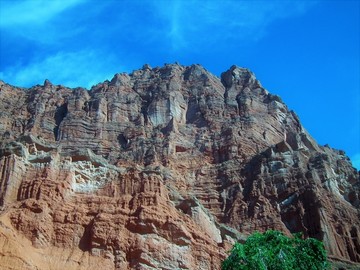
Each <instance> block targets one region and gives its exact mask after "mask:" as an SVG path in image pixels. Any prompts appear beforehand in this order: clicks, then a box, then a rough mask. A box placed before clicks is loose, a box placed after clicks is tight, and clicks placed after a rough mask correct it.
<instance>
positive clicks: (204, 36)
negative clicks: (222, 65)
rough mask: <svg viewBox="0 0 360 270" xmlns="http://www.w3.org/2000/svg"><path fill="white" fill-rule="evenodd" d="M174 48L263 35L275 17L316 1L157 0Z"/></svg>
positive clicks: (307, 6)
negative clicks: (165, 1) (165, 0)
mask: <svg viewBox="0 0 360 270" xmlns="http://www.w3.org/2000/svg"><path fill="white" fill-rule="evenodd" d="M154 4H155V9H156V10H157V12H158V14H159V17H160V18H162V19H164V20H166V21H167V22H168V24H166V25H165V28H167V29H164V31H165V33H166V34H167V37H168V38H169V41H170V43H171V46H172V48H173V49H182V48H184V47H186V46H189V45H190V44H191V45H192V46H194V42H195V43H196V42H197V43H198V44H196V45H199V44H200V43H201V44H203V45H205V44H206V43H210V45H211V46H212V45H213V44H214V43H219V42H226V41H231V40H232V39H234V38H236V39H237V40H239V39H242V40H246V39H250V40H252V41H253V40H257V39H259V38H261V37H262V36H263V35H264V33H265V31H266V27H267V26H268V25H269V24H270V23H272V22H273V21H275V20H277V19H280V18H285V17H290V16H296V15H299V14H302V13H303V12H304V11H306V10H307V9H308V8H309V7H311V6H313V5H314V4H315V2H314V1H311V2H310V1H211V0H210V1H209V0H208V1H199V0H189V1H181V0H175V1H171V2H167V3H166V4H164V2H162V1H157V2H154Z"/></svg>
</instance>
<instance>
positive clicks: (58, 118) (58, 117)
mask: <svg viewBox="0 0 360 270" xmlns="http://www.w3.org/2000/svg"><path fill="white" fill-rule="evenodd" d="M67 113H68V110H67V104H66V103H64V104H62V105H60V106H59V107H57V108H56V111H55V116H54V120H55V127H54V138H55V141H59V140H60V139H61V136H60V124H61V122H62V121H63V120H64V118H65V117H66V115H67Z"/></svg>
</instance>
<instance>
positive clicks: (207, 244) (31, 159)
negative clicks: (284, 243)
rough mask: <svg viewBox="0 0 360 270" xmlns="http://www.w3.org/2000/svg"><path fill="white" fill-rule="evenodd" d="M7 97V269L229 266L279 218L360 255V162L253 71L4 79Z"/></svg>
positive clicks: (0, 159) (0, 182)
mask: <svg viewBox="0 0 360 270" xmlns="http://www.w3.org/2000/svg"><path fill="white" fill-rule="evenodd" d="M0 107H1V110H0V117H1V123H0V138H1V145H0V177H1V178H0V205H1V216H0V221H1V222H0V264H1V265H2V266H3V267H5V269H50V266H51V267H52V268H51V269H99V267H102V268H103V269H219V268H220V263H221V261H222V260H223V259H224V258H225V257H226V256H227V253H226V252H227V250H229V248H230V247H231V245H232V244H233V243H234V242H235V241H242V240H244V239H245V238H246V236H247V235H248V234H250V233H252V232H254V231H256V230H258V231H264V230H267V229H278V230H281V231H284V232H285V233H288V234H290V233H294V232H300V231H301V232H303V233H304V235H305V236H310V237H315V238H318V239H320V240H322V241H324V243H325V246H326V248H327V250H328V252H329V254H331V255H332V256H333V257H334V258H339V259H346V260H351V261H353V262H360V235H359V234H360V221H359V220H360V215H359V213H360V211H359V209H360V208H359V207H360V179H359V172H357V171H356V169H354V168H353V167H352V165H351V163H350V161H349V159H348V157H346V155H345V153H344V152H343V151H339V150H335V149H332V148H330V147H329V146H320V145H318V144H317V143H316V142H315V141H314V139H313V138H312V137H311V136H310V135H309V134H308V133H307V131H306V130H305V129H304V128H303V126H302V125H301V123H300V121H299V118H298V117H297V115H296V114H295V113H294V112H293V111H291V110H289V109H288V108H287V106H286V105H285V104H284V103H283V102H282V100H281V98H280V97H279V96H276V95H272V94H270V93H268V91H267V90H266V89H264V88H263V87H262V86H261V84H260V82H259V81H258V80H257V79H256V78H255V76H254V74H253V73H252V72H251V71H249V70H247V69H244V68H239V67H236V66H233V67H231V68H230V69H229V70H228V71H226V72H224V73H222V75H221V78H218V77H215V76H214V75H212V74H210V73H209V72H208V71H206V70H205V69H204V68H203V67H201V66H200V65H192V66H181V65H178V64H171V65H165V66H164V67H161V68H151V67H150V66H148V65H145V66H144V67H143V68H142V69H140V70H136V71H134V72H132V73H131V74H126V73H122V74H116V75H115V76H114V78H113V79H112V80H111V81H105V82H103V83H100V84H98V85H96V86H93V87H92V88H91V90H89V91H88V90H86V89H83V88H75V89H70V88H67V87H64V86H59V85H53V84H51V83H50V82H49V81H45V83H44V85H37V86H34V87H32V88H29V89H22V88H18V87H14V86H11V85H8V84H6V83H5V82H1V83H0ZM44 255H45V256H44ZM54 262H56V263H54Z"/></svg>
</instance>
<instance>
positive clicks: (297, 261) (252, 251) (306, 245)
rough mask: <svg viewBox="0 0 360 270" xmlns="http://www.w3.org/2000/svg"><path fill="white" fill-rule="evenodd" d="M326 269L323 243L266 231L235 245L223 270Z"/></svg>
mask: <svg viewBox="0 0 360 270" xmlns="http://www.w3.org/2000/svg"><path fill="white" fill-rule="evenodd" d="M328 266H329V264H328V262H327V256H326V251H325V249H324V246H323V244H322V242H320V241H318V240H316V239H313V238H308V239H302V238H301V234H295V235H294V237H292V238H289V237H287V236H285V235H284V234H283V233H281V232H279V231H272V230H269V231H267V232H265V233H263V234H261V233H258V232H255V233H254V234H252V235H251V236H250V237H249V238H248V239H247V240H246V242H245V243H244V244H240V243H236V244H235V245H234V246H233V248H232V250H231V253H230V255H229V257H228V258H227V259H226V260H225V261H223V263H222V270H325V269H328Z"/></svg>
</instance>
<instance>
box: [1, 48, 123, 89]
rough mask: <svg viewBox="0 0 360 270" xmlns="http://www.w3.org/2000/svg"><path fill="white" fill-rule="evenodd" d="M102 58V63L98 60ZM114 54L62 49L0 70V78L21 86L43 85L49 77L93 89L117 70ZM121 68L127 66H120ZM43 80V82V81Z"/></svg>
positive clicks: (58, 81) (63, 83) (54, 80)
mask: <svg viewBox="0 0 360 270" xmlns="http://www.w3.org/2000/svg"><path fill="white" fill-rule="evenodd" d="M99 59H101V62H99ZM111 66H112V67H114V66H115V64H114V63H113V58H112V56H111V55H107V54H103V53H99V52H97V51H93V50H83V51H77V52H59V53H57V54H55V55H50V56H48V57H46V58H45V59H42V60H38V61H33V62H31V63H30V64H29V65H26V66H19V65H17V66H13V67H11V68H9V69H6V70H5V71H3V72H1V73H0V78H1V79H2V80H4V81H6V82H8V83H11V84H15V85H17V86H21V87H30V86H33V85H35V84H41V83H42V82H43V81H44V80H45V79H49V80H50V81H51V82H52V83H54V84H62V85H65V86H68V87H79V86H81V87H86V88H91V86H93V85H94V84H97V83H99V82H101V81H104V80H106V79H111V78H112V76H113V75H114V74H115V73H116V72H115V70H111ZM117 69H118V70H122V69H124V67H117ZM40 80H41V81H40Z"/></svg>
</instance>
